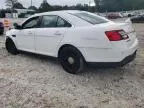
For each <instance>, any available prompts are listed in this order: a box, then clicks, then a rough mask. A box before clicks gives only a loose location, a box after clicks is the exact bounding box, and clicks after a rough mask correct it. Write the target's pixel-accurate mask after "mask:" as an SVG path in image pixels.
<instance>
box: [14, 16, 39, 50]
mask: <svg viewBox="0 0 144 108" xmlns="http://www.w3.org/2000/svg"><path fill="white" fill-rule="evenodd" d="M38 22H39V17H33V18H30V19H28V20H27V21H26V22H24V23H23V24H22V29H21V30H19V31H18V33H17V37H16V42H17V46H18V49H20V50H24V51H30V52H34V51H35V37H34V36H35V28H37V27H38Z"/></svg>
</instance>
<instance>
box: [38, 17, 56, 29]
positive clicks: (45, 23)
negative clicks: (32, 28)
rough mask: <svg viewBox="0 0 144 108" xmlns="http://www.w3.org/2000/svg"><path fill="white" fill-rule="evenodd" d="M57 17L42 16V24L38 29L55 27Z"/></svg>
mask: <svg viewBox="0 0 144 108" xmlns="http://www.w3.org/2000/svg"><path fill="white" fill-rule="evenodd" d="M57 18H58V17H57V16H52V15H51V16H50V15H49V16H43V17H42V22H41V25H40V27H42V28H53V27H56V24H57Z"/></svg>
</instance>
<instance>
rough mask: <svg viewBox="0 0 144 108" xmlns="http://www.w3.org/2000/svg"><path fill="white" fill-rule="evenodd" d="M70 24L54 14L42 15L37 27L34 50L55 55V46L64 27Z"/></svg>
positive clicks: (61, 36)
mask: <svg viewBox="0 0 144 108" xmlns="http://www.w3.org/2000/svg"><path fill="white" fill-rule="evenodd" d="M68 27H71V24H70V23H68V22H67V21H65V20H64V19H62V18H61V17H59V16H56V15H46V16H42V19H41V24H40V28H37V30H36V34H35V38H36V51H37V52H38V53H40V54H44V55H49V56H57V48H58V45H59V43H60V42H61V40H62V39H63V36H64V34H65V32H66V29H68Z"/></svg>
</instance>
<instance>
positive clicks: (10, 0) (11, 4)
mask: <svg viewBox="0 0 144 108" xmlns="http://www.w3.org/2000/svg"><path fill="white" fill-rule="evenodd" d="M17 2H18V0H6V2H5V3H6V6H8V7H9V8H11V9H12V11H13V10H14V4H15V3H17Z"/></svg>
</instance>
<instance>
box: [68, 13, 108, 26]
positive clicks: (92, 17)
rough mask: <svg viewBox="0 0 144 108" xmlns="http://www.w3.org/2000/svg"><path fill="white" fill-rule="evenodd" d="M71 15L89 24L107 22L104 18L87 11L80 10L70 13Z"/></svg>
mask: <svg viewBox="0 0 144 108" xmlns="http://www.w3.org/2000/svg"><path fill="white" fill-rule="evenodd" d="M71 14H72V15H74V16H76V17H79V18H81V19H83V20H85V21H87V22H89V23H91V24H101V23H106V22H108V21H107V20H106V19H104V18H101V17H99V16H97V15H94V14H91V13H87V12H81V13H71Z"/></svg>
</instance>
